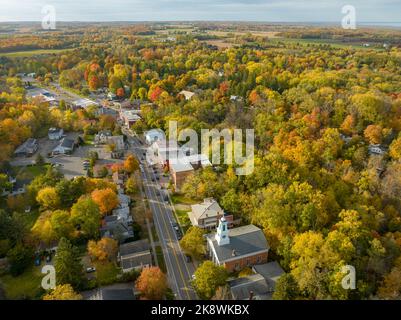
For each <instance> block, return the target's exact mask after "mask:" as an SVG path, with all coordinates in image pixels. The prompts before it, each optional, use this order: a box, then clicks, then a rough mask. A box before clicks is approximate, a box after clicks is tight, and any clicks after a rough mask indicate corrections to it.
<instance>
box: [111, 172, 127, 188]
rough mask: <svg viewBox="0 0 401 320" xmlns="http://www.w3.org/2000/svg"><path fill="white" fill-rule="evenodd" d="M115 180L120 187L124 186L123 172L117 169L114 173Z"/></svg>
mask: <svg viewBox="0 0 401 320" xmlns="http://www.w3.org/2000/svg"><path fill="white" fill-rule="evenodd" d="M112 179H113V182H114V183H115V184H116V185H117V186H120V187H124V180H125V177H124V175H123V174H122V173H118V172H117V171H116V172H114V173H113V175H112Z"/></svg>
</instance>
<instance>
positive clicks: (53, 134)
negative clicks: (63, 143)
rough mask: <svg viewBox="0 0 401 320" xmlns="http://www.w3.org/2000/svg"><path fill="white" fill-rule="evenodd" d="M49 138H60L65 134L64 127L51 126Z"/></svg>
mask: <svg viewBox="0 0 401 320" xmlns="http://www.w3.org/2000/svg"><path fill="white" fill-rule="evenodd" d="M47 135H48V137H49V140H60V139H61V138H62V137H63V135H64V130H63V129H58V128H50V129H49V131H48V133H47Z"/></svg>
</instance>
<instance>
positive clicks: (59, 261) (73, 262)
mask: <svg viewBox="0 0 401 320" xmlns="http://www.w3.org/2000/svg"><path fill="white" fill-rule="evenodd" d="M54 268H55V269H56V275H57V283H58V284H59V285H60V284H61V285H62V284H70V285H71V286H72V287H73V288H74V289H76V290H79V289H81V288H82V286H83V284H84V273H83V266H82V263H81V257H80V254H79V251H78V248H77V247H74V246H73V245H72V244H71V242H69V241H68V240H67V239H66V238H61V240H60V242H59V244H58V248H57V253H56V256H55V258H54Z"/></svg>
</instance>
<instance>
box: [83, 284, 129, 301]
mask: <svg viewBox="0 0 401 320" xmlns="http://www.w3.org/2000/svg"><path fill="white" fill-rule="evenodd" d="M85 300H135V293H134V288H131V289H130V288H107V287H106V288H100V289H98V290H96V292H95V294H91V295H89V296H88V297H87V298H85Z"/></svg>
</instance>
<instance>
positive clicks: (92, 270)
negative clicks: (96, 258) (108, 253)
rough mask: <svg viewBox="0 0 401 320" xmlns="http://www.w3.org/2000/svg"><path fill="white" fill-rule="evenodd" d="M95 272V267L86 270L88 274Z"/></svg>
mask: <svg viewBox="0 0 401 320" xmlns="http://www.w3.org/2000/svg"><path fill="white" fill-rule="evenodd" d="M95 271H96V268H94V267H89V268H86V273H93V272H95Z"/></svg>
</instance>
